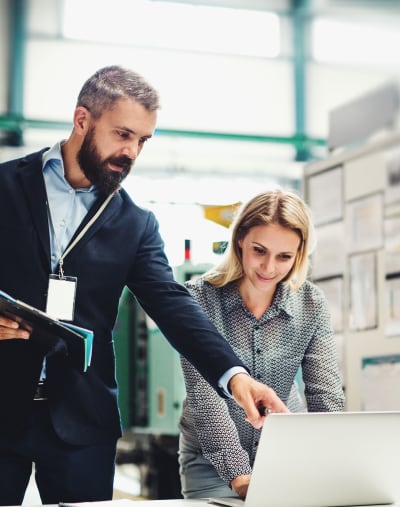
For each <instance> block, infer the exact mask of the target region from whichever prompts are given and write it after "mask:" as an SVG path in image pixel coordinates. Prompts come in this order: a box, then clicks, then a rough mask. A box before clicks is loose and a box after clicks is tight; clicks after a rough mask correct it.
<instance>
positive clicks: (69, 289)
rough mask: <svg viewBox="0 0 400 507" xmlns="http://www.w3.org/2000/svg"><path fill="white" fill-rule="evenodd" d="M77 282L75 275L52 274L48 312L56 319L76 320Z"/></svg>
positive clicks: (48, 295) (48, 294)
mask: <svg viewBox="0 0 400 507" xmlns="http://www.w3.org/2000/svg"><path fill="white" fill-rule="evenodd" d="M76 283H77V278H76V277H75V276H64V277H62V278H60V277H59V276H58V275H50V276H49V288H48V291H47V307H46V313H48V314H49V315H50V316H51V317H53V318H54V319H60V320H74V309H75V294H76Z"/></svg>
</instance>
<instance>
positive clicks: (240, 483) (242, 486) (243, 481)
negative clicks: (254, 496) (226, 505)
mask: <svg viewBox="0 0 400 507" xmlns="http://www.w3.org/2000/svg"><path fill="white" fill-rule="evenodd" d="M250 477H251V475H250V474H247V475H238V476H237V477H235V478H234V479H233V480H232V481H231V487H232V489H233V490H234V491H235V493H237V494H238V495H239V496H240V498H246V494H247V489H248V487H249V483H250Z"/></svg>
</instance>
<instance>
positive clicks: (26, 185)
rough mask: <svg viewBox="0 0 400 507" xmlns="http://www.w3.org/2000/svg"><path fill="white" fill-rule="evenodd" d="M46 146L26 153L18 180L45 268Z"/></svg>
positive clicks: (47, 258)
mask: <svg viewBox="0 0 400 507" xmlns="http://www.w3.org/2000/svg"><path fill="white" fill-rule="evenodd" d="M47 149H48V148H46V149H44V150H42V151H40V152H37V153H33V154H31V155H28V156H27V157H25V158H23V159H22V160H21V162H20V165H19V168H18V169H19V180H20V182H21V186H22V189H23V192H24V193H25V197H26V202H27V204H28V211H29V213H30V218H31V220H32V222H33V225H34V227H35V229H36V231H37V235H38V238H39V242H40V244H41V246H42V249H43V255H44V259H45V262H46V263H47V266H48V267H47V269H50V237H49V225H48V213H47V195H46V187H45V184H44V178H43V170H42V154H43V152H44V151H46V150H47Z"/></svg>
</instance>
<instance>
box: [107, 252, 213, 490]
mask: <svg viewBox="0 0 400 507" xmlns="http://www.w3.org/2000/svg"><path fill="white" fill-rule="evenodd" d="M209 268H210V264H192V262H190V260H186V261H185V262H184V263H183V264H181V265H180V266H178V267H176V268H175V270H174V273H175V278H176V279H177V280H178V281H179V282H181V283H184V282H186V281H187V280H189V279H191V278H193V277H195V276H198V275H201V274H202V273H204V272H205V271H207V270H208V269H209ZM114 344H115V353H116V365H117V380H118V384H119V405H120V411H121V420H122V425H123V428H124V430H125V433H126V434H127V435H129V439H130V442H131V446H130V448H129V451H128V452H125V453H124V454H123V455H122V454H119V458H118V459H119V461H120V462H122V461H125V462H129V461H130V462H134V463H137V464H139V465H141V466H142V468H143V469H144V470H145V472H144V474H142V475H143V480H142V494H143V495H144V496H147V497H149V498H160V499H163V498H179V497H180V484H179V476H178V465H177V450H178V435H179V429H178V423H179V417H180V414H181V408H182V402H183V399H184V397H185V386H184V380H183V375H182V372H181V367H180V360H179V354H178V353H177V352H176V351H175V349H173V347H172V346H171V345H170V344H169V343H168V341H167V340H166V339H165V337H164V336H163V335H162V333H161V331H160V330H159V329H158V327H157V326H156V325H155V323H154V322H153V321H152V320H151V319H150V318H149V317H148V316H147V315H146V314H145V313H144V311H143V310H142V308H141V307H140V305H139V304H138V303H137V301H136V299H135V297H134V296H133V295H132V294H131V293H130V292H129V291H128V290H127V289H126V290H124V292H123V294H122V296H121V300H120V306H119V313H118V318H117V322H116V326H115V329H114Z"/></svg>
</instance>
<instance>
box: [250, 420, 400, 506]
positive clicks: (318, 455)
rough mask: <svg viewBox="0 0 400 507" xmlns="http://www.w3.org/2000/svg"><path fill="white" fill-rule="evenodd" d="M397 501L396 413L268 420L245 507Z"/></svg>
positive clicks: (399, 424)
mask: <svg viewBox="0 0 400 507" xmlns="http://www.w3.org/2000/svg"><path fill="white" fill-rule="evenodd" d="M399 500H400V412H324V413H291V414H270V415H269V416H268V417H267V419H266V420H265V423H264V426H263V430H262V432H261V438H260V442H259V446H258V451H257V455H256V459H255V462H254V467H253V474H252V477H251V481H250V485H249V490H248V494H247V497H246V500H245V502H244V503H243V505H245V507H338V506H340V507H342V506H355V505H379V504H391V503H395V502H396V501H399Z"/></svg>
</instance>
